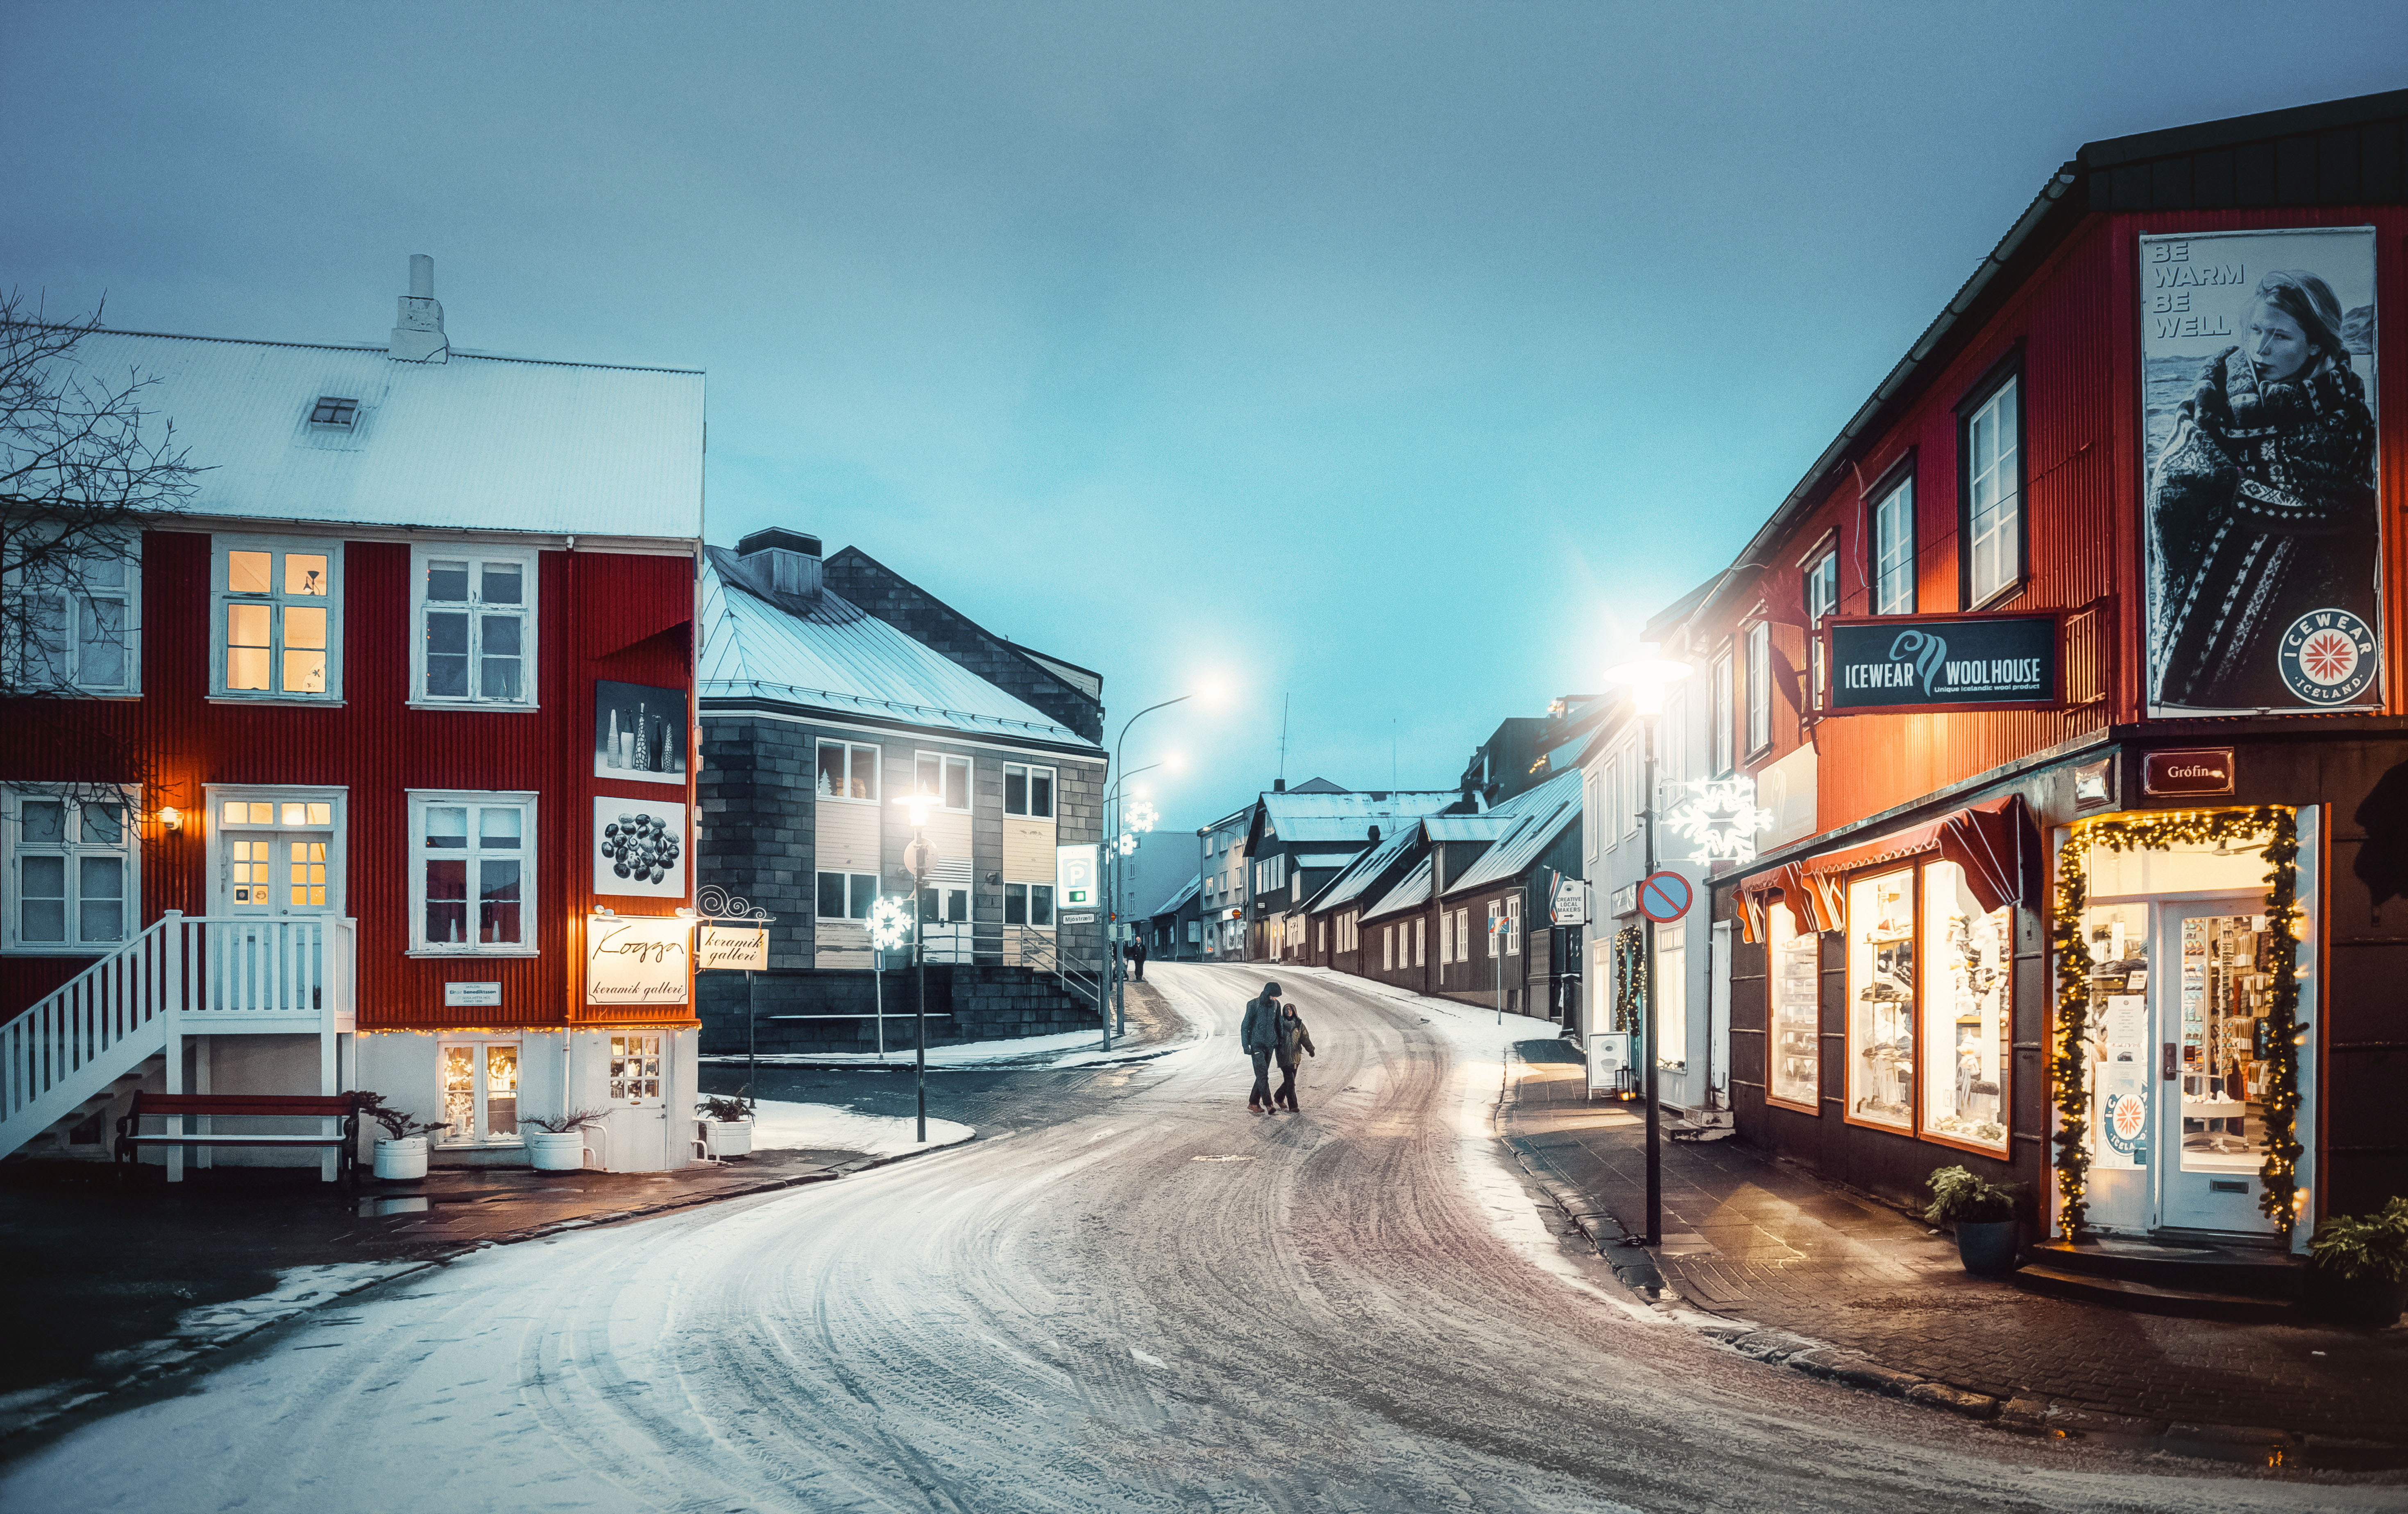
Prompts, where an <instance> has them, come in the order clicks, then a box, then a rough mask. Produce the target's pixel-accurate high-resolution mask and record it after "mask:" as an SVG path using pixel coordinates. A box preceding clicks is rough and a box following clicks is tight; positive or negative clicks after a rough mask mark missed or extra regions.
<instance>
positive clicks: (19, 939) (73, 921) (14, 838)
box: [0, 783, 142, 957]
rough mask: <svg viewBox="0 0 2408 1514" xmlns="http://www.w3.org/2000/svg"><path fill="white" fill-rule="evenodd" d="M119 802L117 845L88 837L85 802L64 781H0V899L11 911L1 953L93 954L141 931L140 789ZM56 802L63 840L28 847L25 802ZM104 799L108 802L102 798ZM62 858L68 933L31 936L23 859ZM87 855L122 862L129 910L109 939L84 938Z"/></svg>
mask: <svg viewBox="0 0 2408 1514" xmlns="http://www.w3.org/2000/svg"><path fill="white" fill-rule="evenodd" d="M123 792H124V794H125V797H124V798H123V799H122V801H120V803H121V804H122V807H123V810H124V821H123V824H122V828H121V830H120V832H119V839H118V841H117V843H116V844H115V845H113V846H112V845H109V844H108V843H106V842H99V841H85V840H82V839H81V836H82V835H83V804H82V801H81V800H79V799H78V798H75V797H72V796H71V795H70V793H69V792H68V791H67V789H65V787H63V786H59V785H50V784H38V783H11V784H7V785H0V846H5V848H6V850H7V857H6V877H5V879H0V904H4V905H5V908H6V911H7V923H6V928H5V930H0V953H6V954H7V955H9V956H17V957H90V956H98V955H106V954H107V953H108V952H112V951H115V950H118V949H119V948H121V947H122V946H124V945H125V943H126V942H128V941H131V940H133V939H134V938H135V937H136V936H139V935H140V934H142V807H141V803H140V795H139V793H138V791H136V790H133V789H127V790H125V791H123ZM28 799H32V800H35V801H36V802H47V801H54V802H56V803H58V804H59V805H60V806H61V807H62V809H61V812H60V817H59V840H58V842H57V843H56V844H55V845H50V846H41V847H28V846H26V845H25V844H24V843H25V821H24V803H25V801H26V800H28ZM100 802H101V803H103V804H107V803H108V802H109V801H107V800H102V801H100ZM29 856H30V857H60V858H63V859H65V865H64V867H63V868H62V869H61V871H62V872H64V873H65V884H64V888H65V900H64V905H63V907H64V908H65V912H66V919H65V922H64V925H65V930H64V936H65V938H64V939H62V940H57V941H30V942H29V941H27V940H25V939H24V938H23V927H24V912H23V911H24V887H23V872H22V868H23V865H24V859H25V858H27V857H29ZM85 857H116V858H120V859H122V861H123V863H124V864H125V870H124V873H123V875H122V876H123V878H124V879H125V912H124V914H123V916H122V919H121V921H120V925H119V931H118V935H117V936H116V938H115V939H113V940H108V941H92V942H86V941H85V940H84V938H83V907H82V906H83V893H82V890H83V867H82V865H81V859H83V858H85Z"/></svg>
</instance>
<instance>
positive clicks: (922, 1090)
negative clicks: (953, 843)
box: [871, 793, 935, 1146]
mask: <svg viewBox="0 0 2408 1514" xmlns="http://www.w3.org/2000/svg"><path fill="white" fill-rule="evenodd" d="M930 797H931V796H930V795H927V794H925V793H915V794H910V795H909V796H907V797H905V798H901V799H897V800H896V801H895V802H896V804H898V805H902V806H904V807H907V808H909V809H910V812H911V844H910V846H908V847H906V848H904V849H903V865H904V866H905V867H906V868H907V869H909V870H910V874H911V962H912V965H913V967H914V968H915V969H916V971H917V973H918V977H919V982H918V985H917V986H918V990H919V992H918V993H916V994H915V995H913V998H914V1003H913V1005H912V1015H913V1018H914V1020H915V1021H916V1022H917V1026H916V1034H915V1035H913V1036H912V1037H911V1039H912V1042H913V1045H912V1048H911V1082H912V1089H913V1092H914V1093H915V1094H917V1096H918V1099H919V1105H920V1137H919V1138H920V1144H921V1145H923V1146H925V1145H926V1144H927V1143H928V922H927V921H925V920H924V919H923V918H921V913H920V911H921V906H922V905H923V904H924V903H925V900H926V899H927V896H928V867H929V864H931V863H932V862H933V861H934V860H935V859H934V858H932V857H931V856H930V855H929V853H930V851H931V850H933V849H931V848H930V847H929V845H928V835H927V831H928V803H929V799H930ZM871 950H873V951H874V950H876V948H874V947H873V948H872V949H871ZM873 960H874V959H873Z"/></svg>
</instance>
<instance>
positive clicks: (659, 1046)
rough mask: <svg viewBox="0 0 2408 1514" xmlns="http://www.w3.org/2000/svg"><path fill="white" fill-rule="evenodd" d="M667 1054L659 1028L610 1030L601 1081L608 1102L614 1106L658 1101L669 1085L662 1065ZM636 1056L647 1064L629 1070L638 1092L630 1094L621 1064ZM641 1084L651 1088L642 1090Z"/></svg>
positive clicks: (626, 1075) (664, 1038)
mask: <svg viewBox="0 0 2408 1514" xmlns="http://www.w3.org/2000/svg"><path fill="white" fill-rule="evenodd" d="M667 1057H668V1037H667V1036H666V1035H664V1034H663V1033H662V1032H660V1031H613V1032H611V1033H610V1048H609V1066H607V1067H606V1068H605V1069H604V1075H605V1077H604V1082H603V1087H604V1089H605V1090H606V1091H607V1092H608V1094H609V1100H610V1103H611V1105H612V1106H613V1107H629V1108H650V1107H652V1106H653V1105H656V1104H659V1103H661V1102H662V1099H663V1096H664V1094H665V1092H666V1091H667V1088H668V1084H669V1074H668V1071H667V1068H666V1066H665V1065H664V1064H666V1063H667ZM636 1059H643V1060H648V1061H649V1062H650V1063H651V1066H650V1067H649V1068H642V1067H638V1068H637V1069H634V1070H633V1074H634V1079H635V1080H636V1081H637V1082H638V1092H635V1093H630V1092H629V1091H628V1086H627V1085H628V1082H629V1081H630V1077H629V1073H628V1071H627V1070H625V1064H626V1063H628V1062H629V1061H631V1060H636ZM642 1084H650V1085H651V1091H650V1092H649V1093H645V1092H642V1091H641V1085H642Z"/></svg>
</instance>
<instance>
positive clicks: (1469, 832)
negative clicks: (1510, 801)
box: [1422, 809, 1515, 841]
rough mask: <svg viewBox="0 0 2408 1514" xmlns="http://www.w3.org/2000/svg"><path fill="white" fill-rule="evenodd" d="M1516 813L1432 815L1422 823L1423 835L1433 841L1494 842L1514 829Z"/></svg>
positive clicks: (1491, 812)
mask: <svg viewBox="0 0 2408 1514" xmlns="http://www.w3.org/2000/svg"><path fill="white" fill-rule="evenodd" d="M1514 819H1515V816H1514V812H1513V811H1512V810H1507V809H1493V810H1489V811H1486V812H1485V813H1483V814H1478V815H1432V816H1431V817H1429V819H1427V820H1426V821H1422V834H1423V835H1425V836H1428V837H1429V838H1430V839H1431V840H1433V841H1494V840H1496V839H1497V838H1498V837H1499V836H1503V835H1504V834H1505V833H1506V832H1508V831H1510V830H1512V828H1513V821H1514Z"/></svg>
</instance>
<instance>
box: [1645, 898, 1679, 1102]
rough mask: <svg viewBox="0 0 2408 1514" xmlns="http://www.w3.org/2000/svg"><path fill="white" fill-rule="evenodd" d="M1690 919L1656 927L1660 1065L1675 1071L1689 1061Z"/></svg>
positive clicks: (1656, 1028)
mask: <svg viewBox="0 0 2408 1514" xmlns="http://www.w3.org/2000/svg"><path fill="white" fill-rule="evenodd" d="M1688 941H1689V922H1688V921H1685V920H1681V921H1673V922H1672V923H1671V924H1670V925H1658V926H1656V978H1655V985H1656V993H1655V994H1654V995H1653V997H1654V998H1655V1001H1656V1002H1655V1005H1654V1006H1653V1011H1654V1012H1653V1014H1652V1015H1651V1016H1650V1017H1649V1018H1650V1019H1651V1021H1653V1023H1654V1031H1655V1042H1656V1065H1657V1066H1658V1067H1668V1068H1671V1069H1673V1070H1675V1071H1678V1070H1681V1069H1684V1068H1686V1067H1687V1066H1688V1064H1689V1007H1688V994H1689V970H1688Z"/></svg>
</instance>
